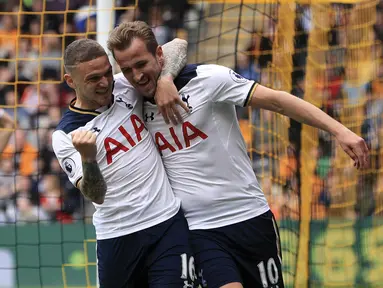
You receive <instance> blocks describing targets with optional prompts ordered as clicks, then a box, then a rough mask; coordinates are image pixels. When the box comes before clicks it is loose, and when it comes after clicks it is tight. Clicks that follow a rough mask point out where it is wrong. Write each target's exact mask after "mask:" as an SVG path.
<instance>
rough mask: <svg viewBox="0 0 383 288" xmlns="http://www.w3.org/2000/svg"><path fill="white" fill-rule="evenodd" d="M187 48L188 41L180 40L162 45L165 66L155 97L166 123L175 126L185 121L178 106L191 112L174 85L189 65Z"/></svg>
mask: <svg viewBox="0 0 383 288" xmlns="http://www.w3.org/2000/svg"><path fill="white" fill-rule="evenodd" d="M187 47H188V43H187V41H185V40H182V39H178V38H175V39H174V40H172V41H170V42H168V43H166V44H164V45H162V51H163V54H164V65H163V68H162V72H161V75H160V78H159V79H158V82H157V91H156V95H155V96H154V97H155V99H156V104H157V106H158V110H159V111H160V113H161V114H162V116H163V117H164V120H165V122H166V123H169V119H170V121H171V122H172V123H173V124H177V123H178V122H180V123H182V121H183V120H182V117H181V114H180V112H179V111H178V109H177V105H180V106H181V107H182V108H183V109H184V110H185V111H186V112H189V109H188V107H187V105H186V104H185V103H184V102H183V101H182V100H181V98H180V97H179V95H178V91H177V88H176V86H175V85H174V83H173V80H174V79H175V78H176V77H177V75H178V74H179V73H180V71H181V70H182V69H183V68H184V67H185V65H186V63H187Z"/></svg>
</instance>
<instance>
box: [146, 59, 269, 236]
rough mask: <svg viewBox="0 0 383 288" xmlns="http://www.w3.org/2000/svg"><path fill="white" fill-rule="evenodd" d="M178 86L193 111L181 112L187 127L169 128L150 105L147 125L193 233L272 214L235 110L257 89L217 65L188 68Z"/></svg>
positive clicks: (252, 84)
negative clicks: (269, 212)
mask: <svg viewBox="0 0 383 288" xmlns="http://www.w3.org/2000/svg"><path fill="white" fill-rule="evenodd" d="M175 84H176V86H177V88H178V90H179V93H180V97H182V100H183V101H184V102H185V103H186V104H187V105H188V107H189V109H190V110H191V113H190V114H186V113H183V118H184V123H183V124H182V125H181V124H179V125H177V126H173V125H167V124H165V122H164V121H163V119H162V117H161V116H160V115H158V112H157V107H156V106H155V105H153V104H151V103H149V102H145V103H144V120H145V122H146V125H147V127H148V128H149V131H150V133H151V134H152V136H153V139H154V141H155V142H156V145H157V147H158V149H159V152H160V153H161V155H162V160H163V162H164V165H165V168H166V172H167V174H168V177H169V180H170V184H171V185H172V188H173V191H174V193H175V194H176V196H177V197H178V198H180V199H181V206H182V208H183V210H184V212H185V216H186V218H187V220H188V223H189V227H190V229H191V230H195V229H211V228H217V227H222V226H227V225H230V224H234V223H238V222H241V221H245V220H248V219H250V218H253V217H256V216H258V215H260V214H262V213H264V212H266V211H268V210H269V206H268V203H267V200H266V198H265V196H264V194H263V192H262V190H261V188H260V186H259V184H258V181H257V178H256V176H255V174H254V171H253V169H252V165H251V161H250V159H249V157H248V154H247V150H246V144H245V142H244V139H243V137H242V134H241V130H240V128H239V124H238V121H237V116H236V110H235V105H239V106H245V105H246V104H247V103H248V102H249V101H250V100H251V96H252V94H253V92H254V91H255V89H256V86H257V84H256V83H255V82H254V81H249V80H247V79H245V78H243V77H242V76H240V75H239V74H237V73H235V72H234V71H233V70H231V69H228V68H226V67H223V66H218V65H200V66H197V65H187V66H186V67H185V69H184V70H183V71H182V72H181V73H180V75H179V76H178V77H177V78H176V80H175Z"/></svg>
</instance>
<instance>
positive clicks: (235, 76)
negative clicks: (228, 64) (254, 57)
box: [229, 70, 247, 83]
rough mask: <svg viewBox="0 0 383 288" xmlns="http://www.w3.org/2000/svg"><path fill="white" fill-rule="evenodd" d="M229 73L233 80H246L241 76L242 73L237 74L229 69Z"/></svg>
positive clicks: (238, 81)
mask: <svg viewBox="0 0 383 288" xmlns="http://www.w3.org/2000/svg"><path fill="white" fill-rule="evenodd" d="M229 73H230V77H231V79H233V81H234V82H237V83H245V82H247V79H246V78H245V77H243V76H242V75H239V74H238V73H237V72H234V71H233V70H230V71H229Z"/></svg>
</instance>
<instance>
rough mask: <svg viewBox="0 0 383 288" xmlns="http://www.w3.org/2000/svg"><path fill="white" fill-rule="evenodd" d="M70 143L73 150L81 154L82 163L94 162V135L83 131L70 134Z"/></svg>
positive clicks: (95, 153)
mask: <svg viewBox="0 0 383 288" xmlns="http://www.w3.org/2000/svg"><path fill="white" fill-rule="evenodd" d="M72 143H73V146H74V148H76V150H77V151H78V152H79V153H80V154H81V158H82V161H84V162H93V161H95V160H96V155H97V146H96V134H94V133H93V132H91V131H85V130H78V131H75V132H73V134H72Z"/></svg>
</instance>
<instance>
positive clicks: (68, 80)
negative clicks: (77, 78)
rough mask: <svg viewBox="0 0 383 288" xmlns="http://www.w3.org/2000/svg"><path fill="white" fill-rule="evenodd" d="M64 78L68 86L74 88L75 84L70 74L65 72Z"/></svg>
mask: <svg viewBox="0 0 383 288" xmlns="http://www.w3.org/2000/svg"><path fill="white" fill-rule="evenodd" d="M64 79H65V82H66V83H67V84H68V86H69V87H70V88H72V89H74V90H75V89H76V84H75V83H74V81H73V78H72V76H71V75H70V74H65V75H64Z"/></svg>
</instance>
